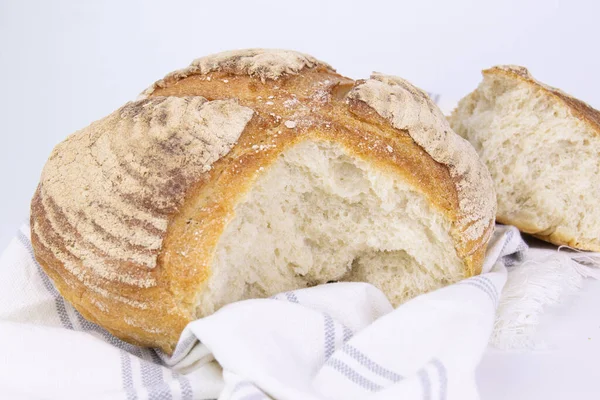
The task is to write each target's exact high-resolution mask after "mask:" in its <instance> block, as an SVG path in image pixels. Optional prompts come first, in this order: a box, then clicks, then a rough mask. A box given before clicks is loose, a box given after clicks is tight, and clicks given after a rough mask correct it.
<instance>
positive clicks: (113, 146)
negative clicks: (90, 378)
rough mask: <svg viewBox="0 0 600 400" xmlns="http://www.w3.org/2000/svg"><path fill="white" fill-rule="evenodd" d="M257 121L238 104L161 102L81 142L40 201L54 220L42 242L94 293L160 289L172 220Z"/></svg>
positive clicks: (36, 225)
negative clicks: (159, 265)
mask: <svg viewBox="0 0 600 400" xmlns="http://www.w3.org/2000/svg"><path fill="white" fill-rule="evenodd" d="M253 114H254V111H253V110H251V109H249V108H247V107H243V106H241V105H239V104H238V103H237V102H236V101H234V100H217V101H207V100H206V99H205V98H203V97H199V96H198V97H182V98H178V97H156V98H151V99H146V100H141V101H135V102H130V103H127V104H126V105H125V106H123V107H122V108H120V109H118V110H117V111H115V112H114V113H112V114H111V115H109V116H108V117H106V118H104V119H102V120H100V121H97V122H95V123H93V124H91V125H90V126H89V127H87V128H85V129H83V130H81V131H79V132H77V133H75V134H73V135H71V136H70V137H69V138H68V139H67V140H65V141H64V142H63V143H61V144H59V145H58V146H57V147H56V148H55V149H54V151H53V152H52V155H51V156H50V159H49V161H48V163H47V164H46V166H45V168H44V171H43V173H42V178H41V182H40V186H39V188H38V192H37V194H36V197H35V198H34V202H33V207H34V208H37V210H39V211H40V213H41V214H40V215H43V216H44V217H43V219H44V221H43V222H42V221H40V220H39V218H40V217H39V216H38V218H36V219H34V220H33V224H32V229H33V232H34V233H35V235H36V236H37V238H38V241H39V243H40V244H41V245H43V246H44V247H46V248H47V249H48V250H50V251H51V252H52V253H53V254H54V255H55V256H56V258H57V259H58V260H60V261H61V262H62V264H63V266H64V268H66V269H67V270H68V271H69V272H70V273H71V274H73V275H74V276H76V277H77V278H78V279H79V280H80V281H81V282H83V283H84V284H85V285H86V287H88V288H89V289H91V290H93V289H94V288H93V287H92V284H91V283H92V282H94V281H95V280H96V279H97V278H101V279H105V280H109V281H114V282H120V283H124V284H127V285H132V286H137V287H151V286H154V285H155V279H154V278H153V276H152V274H151V270H152V269H153V268H154V267H155V266H156V262H157V256H158V254H159V252H160V249H161V246H162V241H163V238H164V235H165V232H166V229H167V223H168V220H167V218H168V216H169V215H170V214H171V213H173V212H174V211H175V210H176V209H177V207H179V206H180V205H181V203H182V202H183V200H184V196H185V193H186V191H187V190H188V189H189V187H190V186H191V185H193V184H194V183H195V182H197V181H198V179H199V178H200V176H201V175H202V174H203V173H205V172H206V171H208V170H210V168H211V165H212V164H213V163H214V162H215V161H217V160H218V159H219V158H221V157H223V156H224V155H225V154H227V153H228V152H229V151H230V150H231V148H232V147H233V145H234V144H235V143H236V142H237V140H238V138H239V136H240V134H241V133H242V131H243V130H244V128H245V127H246V124H247V123H248V122H249V121H250V119H251V118H252V115H253ZM112 297H113V299H116V298H117V296H112Z"/></svg>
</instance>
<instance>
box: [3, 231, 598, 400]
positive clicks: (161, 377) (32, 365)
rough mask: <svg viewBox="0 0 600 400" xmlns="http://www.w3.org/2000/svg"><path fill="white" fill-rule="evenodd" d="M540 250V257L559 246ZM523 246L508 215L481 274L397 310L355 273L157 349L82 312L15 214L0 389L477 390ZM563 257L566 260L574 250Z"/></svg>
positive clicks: (126, 392) (315, 393) (231, 393)
mask: <svg viewBox="0 0 600 400" xmlns="http://www.w3.org/2000/svg"><path fill="white" fill-rule="evenodd" d="M540 251H541V250H540ZM546 251H547V252H549V253H544V254H543V256H544V257H549V256H550V255H552V254H555V253H556V250H546ZM529 253H532V252H529V251H528V248H527V245H526V244H525V242H524V241H523V239H522V238H521V236H520V235H519V232H518V231H517V230H516V229H515V228H512V227H506V226H498V227H497V229H496V232H495V234H494V237H493V239H492V241H491V243H490V245H489V247H488V251H487V256H486V259H485V263H484V268H483V274H482V275H479V276H476V277H473V278H469V279H466V280H463V281H461V282H459V283H457V284H454V285H451V286H448V287H445V288H442V289H440V290H436V291H434V292H431V293H428V294H425V295H422V296H419V297H417V298H415V299H412V300H410V301H408V302H406V303H405V304H403V305H401V306H400V307H398V308H397V309H395V310H394V309H393V307H392V306H391V304H390V303H389V301H388V300H387V299H386V297H385V296H384V295H383V293H382V292H381V291H379V290H378V289H377V288H375V287H373V286H372V285H369V284H366V283H332V284H327V285H321V286H317V287H313V288H309V289H302V290H298V291H292V292H286V293H281V294H278V295H277V296H274V297H272V298H270V299H256V300H246V301H242V302H238V303H234V304H230V305H228V306H226V307H224V308H222V309H221V310H220V311H218V312H217V313H215V314H213V315H211V316H209V317H206V318H203V319H200V320H197V321H194V322H192V323H190V324H189V325H188V326H187V327H186V329H185V330H184V332H183V333H182V336H181V338H180V341H179V343H178V346H177V348H176V350H175V352H174V354H173V355H172V356H167V355H166V354H164V353H162V352H160V351H157V350H154V349H144V348H139V347H136V346H133V345H130V344H127V343H125V342H123V341H121V340H119V339H117V338H115V337H114V336H112V335H110V334H109V333H108V332H107V331H105V330H104V329H102V328H101V327H99V326H98V325H96V324H93V323H91V322H89V321H87V320H85V319H84V318H83V317H82V316H81V315H80V314H79V313H78V312H77V311H76V310H75V309H74V308H73V307H71V306H70V305H69V304H68V303H67V302H66V301H65V300H64V299H63V298H62V297H61V296H60V295H59V294H58V292H57V291H56V289H55V288H54V286H53V285H52V282H51V281H50V280H49V278H48V277H47V276H46V275H45V274H44V273H43V271H42V270H41V268H40V267H39V265H37V263H36V262H35V260H34V258H33V251H32V248H31V243H30V240H29V236H28V227H23V228H22V229H21V231H20V232H19V233H18V235H17V237H16V238H15V239H14V240H13V241H12V243H11V244H10V246H9V248H8V249H7V250H6V251H5V252H4V254H3V255H2V258H1V259H0V336H1V337H0V347H1V353H0V354H2V355H1V356H0V357H1V358H2V362H0V393H1V394H2V395H6V396H7V397H6V398H10V399H21V398H23V399H29V398H33V399H36V398H46V399H48V398H49V399H53V398H57V399H58V398H60V399H71V398H73V399H80V398H86V399H157V400H158V399H167V400H168V399H212V398H219V399H240V400H241V399H246V400H250V399H269V398H275V399H302V400H309V399H388V398H403V399H475V398H477V397H478V396H477V387H476V384H475V378H474V372H475V369H476V367H477V364H478V363H479V361H480V359H481V357H482V355H483V352H484V351H485V349H486V347H487V345H488V341H489V339H490V336H492V333H494V335H493V337H495V338H496V339H497V340H498V341H499V342H502V340H503V339H502V330H501V329H502V327H500V328H499V325H498V321H499V320H501V321H503V320H505V319H506V318H504V319H503V316H502V315H498V316H496V309H497V307H498V305H499V304H500V308H501V309H502V307H504V308H506V307H508V308H509V309H510V310H511V312H514V307H512V308H511V306H512V305H514V304H515V301H516V300H514V299H512V300H510V299H509V301H508V303H507V302H506V300H505V298H504V296H501V293H502V291H503V288H504V286H505V283H506V282H507V276H508V283H506V285H507V288H506V290H508V289H510V293H514V291H515V287H519V288H521V289H523V288H526V287H527V283H526V282H525V283H524V282H523V281H522V280H519V279H512V282H513V283H512V285H513V286H512V287H511V288H509V285H511V276H512V275H513V272H512V271H513V270H515V271H516V270H517V269H519V268H522V265H524V264H526V263H527V261H531V260H528V258H527V257H528V254H529ZM533 254H535V252H533ZM564 254H565V253H563V255H564ZM536 257H539V254H538V255H537V256H536ZM573 257H575V255H574V256H573ZM573 257H571V256H567V258H568V260H569V262H575V263H577V260H575V261H573ZM579 257H580V258H581V255H579ZM506 266H508V270H509V272H508V273H507V267H506ZM565 268H567V267H565ZM568 268H571V269H572V270H577V268H583V270H582V271H583V272H581V271H577V272H576V274H578V276H581V275H582V274H584V273H588V274H590V273H591V274H593V273H594V271H596V270H595V269H594V268H593V267H592V266H586V265H584V264H579V263H577V268H574V267H573V266H572V265H571V266H569V267H568ZM506 290H505V292H506ZM495 321H496V322H495ZM499 329H500V331H499ZM509 331H510V330H506V332H508V333H507V334H509V335H510V334H512V333H510V332H509ZM498 332H500V333H498ZM506 332H505V333H506Z"/></svg>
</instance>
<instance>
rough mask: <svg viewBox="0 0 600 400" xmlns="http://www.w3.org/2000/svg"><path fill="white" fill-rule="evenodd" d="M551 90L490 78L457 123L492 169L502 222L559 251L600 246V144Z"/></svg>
mask: <svg viewBox="0 0 600 400" xmlns="http://www.w3.org/2000/svg"><path fill="white" fill-rule="evenodd" d="M546 89H547V88H546V87H544V86H541V85H533V84H531V83H530V82H527V81H524V80H522V79H515V78H514V77H512V76H510V75H506V74H493V73H484V80H483V81H482V83H481V84H480V85H479V87H478V88H477V90H476V91H475V92H473V93H471V94H470V95H469V96H467V97H465V98H464V99H463V100H461V101H460V103H459V105H458V108H457V109H456V110H455V111H454V112H453V114H452V116H451V117H450V122H451V125H452V128H453V130H454V131H455V132H456V133H458V134H459V135H461V136H462V137H464V138H466V139H468V140H469V141H470V142H471V144H472V145H473V146H474V147H475V149H476V150H477V152H478V153H479V155H480V157H481V159H482V160H483V161H484V162H485V164H486V165H487V167H488V169H489V171H490V173H491V175H492V178H493V179H494V183H495V187H496V192H497V197H498V220H499V221H501V222H504V223H510V224H514V225H516V226H518V227H519V229H521V230H522V231H524V232H527V233H531V234H534V235H537V236H539V237H542V238H544V239H546V240H549V241H551V242H553V243H555V244H568V245H571V246H574V247H578V248H583V249H597V248H599V247H600V209H599V208H598V199H600V157H599V153H600V137H599V135H598V134H597V132H595V131H593V130H592V129H590V125H589V124H588V123H586V121H585V120H582V119H581V118H578V117H576V116H574V115H573V113H572V111H571V109H570V108H569V107H568V105H567V104H565V102H563V101H560V99H558V98H557V97H556V96H552V95H549V94H548V90H546Z"/></svg>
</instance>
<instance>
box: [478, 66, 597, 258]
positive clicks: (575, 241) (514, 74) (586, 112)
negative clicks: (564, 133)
mask: <svg viewBox="0 0 600 400" xmlns="http://www.w3.org/2000/svg"><path fill="white" fill-rule="evenodd" d="M482 73H483V75H484V76H485V75H488V76H500V77H507V78H510V79H515V80H518V81H520V82H523V83H525V84H527V85H530V86H532V87H533V88H535V89H539V90H541V91H543V92H544V93H545V94H546V95H547V96H548V97H550V98H552V99H554V100H556V101H557V102H558V103H560V104H562V105H563V106H564V107H565V108H566V109H568V110H569V112H570V113H571V115H572V116H573V117H574V118H577V119H578V120H580V121H581V122H582V123H584V124H585V125H586V126H587V127H588V129H589V130H590V132H593V133H594V134H595V135H600V111H598V110H596V109H594V108H593V107H591V106H590V105H589V104H587V103H585V102H583V101H581V100H579V99H576V98H574V97H573V96H570V95H569V94H567V93H565V92H563V91H562V90H560V89H557V88H554V87H551V86H548V85H546V84H544V83H542V82H540V81H538V80H536V79H535V78H534V77H533V76H532V75H531V73H530V72H529V71H528V70H527V68H525V67H522V66H517V65H498V66H495V67H492V68H489V69H486V70H483V71H482ZM496 219H497V221H498V222H500V223H502V224H507V225H513V226H516V227H517V228H519V230H520V231H522V232H524V233H527V234H530V235H532V236H534V237H537V238H538V239H541V240H544V241H546V242H549V243H552V244H554V245H557V246H570V247H574V248H577V249H581V250H589V251H600V245H598V244H597V243H594V242H593V241H590V240H585V239H583V238H576V237H573V236H568V235H565V234H563V233H561V232H560V231H554V232H551V233H547V231H548V229H546V228H545V227H542V226H537V225H535V224H532V223H531V222H530V221H527V222H526V221H522V220H519V219H515V218H510V217H508V216H503V215H498V216H497V217H496Z"/></svg>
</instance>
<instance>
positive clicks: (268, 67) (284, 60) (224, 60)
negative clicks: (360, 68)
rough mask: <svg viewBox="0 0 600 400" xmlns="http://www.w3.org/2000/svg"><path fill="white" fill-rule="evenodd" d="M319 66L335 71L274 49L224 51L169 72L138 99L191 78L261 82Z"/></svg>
mask: <svg viewBox="0 0 600 400" xmlns="http://www.w3.org/2000/svg"><path fill="white" fill-rule="evenodd" d="M319 65H320V66H323V67H325V68H327V69H329V70H331V71H334V70H333V68H331V67H330V66H329V65H328V64H326V63H324V62H322V61H319V60H317V59H316V58H314V57H312V56H309V55H308V54H303V53H298V52H296V51H290V50H277V49H247V50H233V51H226V52H223V53H217V54H212V55H210V56H206V57H202V58H198V59H196V60H194V61H193V62H192V63H191V64H190V66H189V67H187V68H184V69H180V70H177V71H174V72H171V73H170V74H168V75H167V76H165V77H164V78H163V79H161V80H159V81H157V82H156V83H154V85H152V86H151V87H149V88H148V89H146V90H145V91H144V92H143V93H142V94H141V97H142V98H143V97H147V96H149V95H151V94H152V93H153V92H154V90H155V89H156V88H157V87H165V86H166V85H167V84H169V83H172V82H176V81H178V80H181V79H184V78H187V77H188V76H190V75H204V74H208V73H210V72H227V73H230V74H233V75H250V76H255V77H257V78H260V80H261V81H263V82H264V81H266V80H267V79H273V80H277V79H279V78H281V77H282V76H284V75H296V74H298V73H299V72H300V71H301V70H303V69H305V68H314V67H316V66H319Z"/></svg>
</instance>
